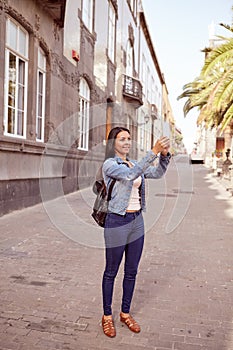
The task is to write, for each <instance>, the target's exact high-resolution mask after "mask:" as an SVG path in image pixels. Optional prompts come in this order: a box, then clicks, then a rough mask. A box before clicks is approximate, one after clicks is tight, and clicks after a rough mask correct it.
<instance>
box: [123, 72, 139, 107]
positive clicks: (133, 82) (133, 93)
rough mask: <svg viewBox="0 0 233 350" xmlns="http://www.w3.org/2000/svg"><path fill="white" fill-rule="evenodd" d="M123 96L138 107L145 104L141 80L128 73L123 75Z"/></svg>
mask: <svg viewBox="0 0 233 350" xmlns="http://www.w3.org/2000/svg"><path fill="white" fill-rule="evenodd" d="M123 96H124V97H125V98H126V99H127V101H128V102H130V103H132V104H134V105H135V107H136V108H138V107H140V106H141V105H143V101H142V84H141V82H140V81H139V80H138V79H136V78H133V77H130V76H128V75H125V74H124V75H123Z"/></svg>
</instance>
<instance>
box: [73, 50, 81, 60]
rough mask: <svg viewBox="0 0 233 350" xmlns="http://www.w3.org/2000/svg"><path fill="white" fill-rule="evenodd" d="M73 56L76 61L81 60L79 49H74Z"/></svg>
mask: <svg viewBox="0 0 233 350" xmlns="http://www.w3.org/2000/svg"><path fill="white" fill-rule="evenodd" d="M72 58H73V60H75V61H76V62H79V60H80V57H79V54H78V53H77V51H75V50H72Z"/></svg>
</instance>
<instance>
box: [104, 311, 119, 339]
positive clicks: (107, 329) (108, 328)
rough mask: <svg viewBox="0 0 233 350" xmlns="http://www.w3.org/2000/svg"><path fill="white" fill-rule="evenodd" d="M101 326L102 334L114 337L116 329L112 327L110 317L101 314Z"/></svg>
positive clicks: (112, 323)
mask: <svg viewBox="0 0 233 350" xmlns="http://www.w3.org/2000/svg"><path fill="white" fill-rule="evenodd" d="M102 327H103V331H104V334H105V335H107V337H110V338H114V337H115V336H116V329H115V327H114V322H113V319H112V318H105V317H104V316H103V317H102Z"/></svg>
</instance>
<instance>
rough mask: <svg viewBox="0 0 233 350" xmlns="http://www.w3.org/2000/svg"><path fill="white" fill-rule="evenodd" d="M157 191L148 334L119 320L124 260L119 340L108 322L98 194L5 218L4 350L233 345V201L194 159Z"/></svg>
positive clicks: (0, 269) (196, 349)
mask: <svg viewBox="0 0 233 350" xmlns="http://www.w3.org/2000/svg"><path fill="white" fill-rule="evenodd" d="M147 197H148V203H147V206H148V210H147V213H146V214H145V215H144V218H145V223H146V227H147V233H146V240H145V247H144V252H143V257H142V260H141V264H140V268H139V273H138V278H137V284H136V289H135V294H134V299H133V304H132V310H131V312H132V315H133V316H134V317H135V319H136V320H137V321H138V322H139V324H140V325H141V329H142V330H141V333H139V334H134V333H132V332H130V331H129V330H128V329H127V328H126V327H125V326H123V325H122V324H121V323H120V321H119V312H120V304H121V284H122V277H123V266H122V267H121V270H120V272H119V275H118V277H117V280H116V285H115V293H114V305H113V310H114V319H115V324H116V331H117V335H116V337H115V338H114V339H109V338H107V337H106V336H105V335H104V334H103V331H102V328H101V325H100V322H101V317H102V301H101V279H102V273H103V269H104V250H103V249H102V243H103V242H102V238H103V237H102V236H103V233H102V230H101V229H99V228H98V227H97V226H94V223H93V221H92V219H91V217H90V212H91V203H92V201H93V198H94V197H93V194H92V193H91V190H90V189H85V190H82V192H81V193H80V192H77V193H73V194H70V195H68V196H66V197H65V200H64V198H63V199H62V200H60V199H57V200H54V201H51V203H46V204H45V205H44V206H43V205H42V204H39V205H36V206H34V207H31V208H28V209H24V210H21V211H17V212H14V213H11V214H8V215H5V216H3V217H1V218H0V232H1V235H0V280H1V283H0V350H53V349H61V350H89V349H90V350H96V349H105V350H107V349H111V350H118V349H126V348H127V349H132V350H142V349H144V350H145V349H146V350H152V349H153V350H233V254H232V251H233V237H232V235H233V197H230V194H229V193H228V192H227V191H226V190H225V189H224V188H223V187H222V186H221V184H219V182H218V181H217V180H216V179H215V178H214V177H213V176H212V174H210V172H209V170H208V169H207V168H206V167H205V166H204V165H200V164H195V165H190V164H189V163H188V160H187V157H185V156H177V157H175V158H174V159H173V160H172V161H171V165H170V167H169V170H168V172H167V174H166V177H165V178H164V179H161V180H156V181H152V180H150V181H149V182H148V194H147ZM64 202H66V205H67V207H69V209H70V211H72V213H73V218H72V219H70V217H71V216H70V217H69V215H68V214H67V213H66V210H65V209H64V208H63V205H64ZM45 209H46V210H45ZM63 209H64V210H63ZM56 211H57V215H56V214H55V212H56ZM74 216H75V218H77V222H76V223H75V220H76V219H74ZM80 218H81V219H80ZM73 223H74V224H73ZM61 227H62V228H61ZM66 230H67V231H66ZM75 232H76V233H77V235H76V236H74V235H75Z"/></svg>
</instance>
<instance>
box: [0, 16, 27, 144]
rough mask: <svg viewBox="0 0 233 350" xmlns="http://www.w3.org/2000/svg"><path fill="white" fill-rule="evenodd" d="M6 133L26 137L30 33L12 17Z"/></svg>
mask: <svg viewBox="0 0 233 350" xmlns="http://www.w3.org/2000/svg"><path fill="white" fill-rule="evenodd" d="M5 53H6V60H5V62H6V64H5V89H4V90H5V112H4V134H5V135H11V136H17V137H22V138H25V137H26V119H27V115H26V111H27V76H28V34H27V32H26V31H25V30H24V29H23V28H22V27H21V26H19V25H18V24H17V23H16V22H13V21H12V20H11V19H9V18H8V19H7V27H6V51H5Z"/></svg>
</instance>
